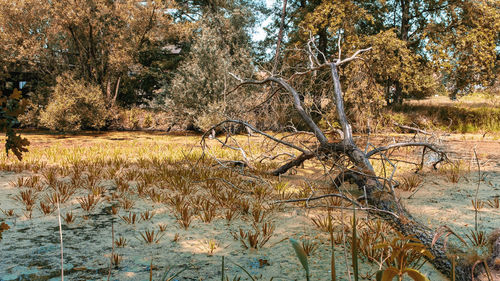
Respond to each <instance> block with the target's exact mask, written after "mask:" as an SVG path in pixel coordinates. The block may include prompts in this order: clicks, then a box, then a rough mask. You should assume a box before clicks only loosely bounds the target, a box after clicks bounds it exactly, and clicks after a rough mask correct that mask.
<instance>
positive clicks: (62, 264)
mask: <svg viewBox="0 0 500 281" xmlns="http://www.w3.org/2000/svg"><path fill="white" fill-rule="evenodd" d="M57 220H58V224H59V241H60V245H61V281H64V250H63V236H62V226H61V208H60V206H59V200H57Z"/></svg>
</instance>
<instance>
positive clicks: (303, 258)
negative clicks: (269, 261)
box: [290, 238, 309, 281]
mask: <svg viewBox="0 0 500 281" xmlns="http://www.w3.org/2000/svg"><path fill="white" fill-rule="evenodd" d="M290 243H292V247H293V249H294V250H295V254H296V255H297V258H299V261H300V263H301V264H302V267H303V268H304V270H305V271H306V280H307V281H309V264H308V262H307V254H306V252H305V251H304V248H302V246H301V245H300V243H299V241H297V240H295V239H293V238H290Z"/></svg>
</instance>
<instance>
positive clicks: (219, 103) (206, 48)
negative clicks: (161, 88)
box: [167, 11, 253, 129]
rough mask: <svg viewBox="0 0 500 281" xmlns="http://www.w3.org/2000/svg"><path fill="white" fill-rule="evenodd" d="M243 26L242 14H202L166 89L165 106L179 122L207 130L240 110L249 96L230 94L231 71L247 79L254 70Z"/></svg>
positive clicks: (233, 85) (238, 93)
mask: <svg viewBox="0 0 500 281" xmlns="http://www.w3.org/2000/svg"><path fill="white" fill-rule="evenodd" d="M246 23H247V18H246V17H245V11H239V12H235V13H233V14H231V15H230V16H225V15H224V13H222V12H217V13H207V14H205V15H204V17H203V19H202V20H201V22H200V23H199V29H198V31H197V34H196V38H195V40H194V42H193V44H192V46H191V47H190V53H189V55H188V56H187V58H186V59H185V60H184V61H183V62H182V63H181V65H180V66H179V68H178V70H177V71H176V73H175V75H174V77H173V79H172V81H171V85H170V87H169V88H168V98H167V104H168V105H171V107H170V108H171V109H173V110H176V113H177V116H178V118H179V119H180V120H183V121H186V122H187V123H188V124H190V125H194V126H195V127H196V128H198V129H206V128H208V127H209V126H211V125H213V124H214V123H216V122H218V121H220V120H222V119H225V118H226V117H228V116H232V115H234V114H235V113H236V112H238V111H240V110H241V109H242V108H243V104H245V99H246V98H247V97H248V95H245V92H244V91H238V92H237V93H234V92H233V93H229V91H230V90H231V89H232V88H234V87H235V85H236V84H237V83H238V81H237V80H236V79H234V78H233V77H231V75H230V72H232V73H234V74H235V75H238V76H241V77H249V76H251V73H252V71H253V66H252V58H251V55H250V50H249V36H248V34H247V33H246V31H245V30H244V28H243V27H244V26H245V24H246Z"/></svg>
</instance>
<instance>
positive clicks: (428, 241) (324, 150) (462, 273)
mask: <svg viewBox="0 0 500 281" xmlns="http://www.w3.org/2000/svg"><path fill="white" fill-rule="evenodd" d="M370 49H371V48H369V49H364V50H359V51H358V52H356V53H355V54H354V55H353V56H351V57H349V58H346V59H344V60H337V61H335V62H325V63H323V64H319V63H318V66H316V67H312V68H311V69H310V71H315V70H318V69H320V68H324V67H329V68H330V71H331V78H332V80H333V83H334V93H333V98H334V100H335V103H336V110H337V115H338V119H339V123H340V124H341V126H342V131H343V134H344V138H343V140H342V141H341V142H340V143H329V142H328V140H327V138H326V137H325V134H324V133H323V131H322V130H321V129H320V128H319V127H318V126H317V125H316V123H315V122H314V121H313V119H312V118H311V116H310V115H309V114H308V113H307V112H306V111H305V110H304V108H303V106H302V103H301V100H300V96H299V94H298V93H297V91H296V90H295V89H294V88H293V87H292V86H291V85H290V84H289V83H288V82H287V81H286V80H284V79H282V78H279V77H268V78H266V79H265V80H261V81H256V80H245V81H244V80H241V79H240V81H241V84H240V86H241V85H245V84H265V83H276V84H278V85H279V86H280V87H282V88H283V89H284V90H286V91H287V92H289V93H290V94H291V95H292V98H293V104H294V107H295V109H296V110H297V111H298V113H299V114H300V116H301V117H302V119H303V121H304V122H305V123H306V124H307V125H308V126H309V128H310V129H311V131H312V132H313V133H314V135H315V137H316V139H317V140H318V142H319V145H318V146H317V147H316V148H315V149H311V151H304V150H301V152H302V154H301V155H299V156H298V157H296V158H295V159H293V160H291V161H289V162H288V163H286V164H284V165H282V166H281V167H279V168H278V169H276V170H274V171H272V172H271V173H272V174H273V175H279V174H283V173H285V172H286V171H288V170H289V169H291V168H293V167H296V166H299V165H301V164H302V163H303V162H304V161H306V160H308V159H311V158H314V157H315V156H317V155H322V156H326V157H331V156H333V155H346V156H347V157H348V158H349V159H350V161H351V162H352V164H353V165H354V166H355V169H354V170H353V171H352V172H351V173H350V174H349V176H350V177H354V178H356V180H355V182H356V184H357V185H358V186H359V188H360V189H362V190H364V191H365V194H366V197H367V198H366V201H367V202H368V203H369V205H371V206H370V207H372V208H373V209H374V210H375V211H374V213H376V214H377V215H378V216H379V217H381V218H383V219H384V220H386V221H388V222H389V223H390V224H391V225H392V226H393V227H395V228H396V229H397V230H398V231H400V232H401V233H402V234H404V235H414V236H415V237H416V238H418V239H419V240H420V241H421V242H422V243H423V244H424V245H426V246H427V247H428V248H429V250H430V252H431V253H432V254H433V256H434V257H435V258H434V259H433V260H431V261H430V262H431V263H432V264H433V265H434V266H435V267H436V268H437V269H438V270H439V271H441V272H442V273H444V274H446V275H447V276H451V270H452V263H451V261H450V259H449V258H448V257H447V255H446V249H445V247H444V245H443V243H442V242H440V241H438V242H437V243H434V244H433V238H434V235H435V232H434V231H433V230H432V229H430V228H428V227H427V226H425V225H423V224H422V223H420V222H418V221H417V220H416V219H415V218H414V217H413V216H412V215H411V214H410V213H409V212H408V211H407V210H406V209H404V208H403V207H402V206H401V204H399V203H398V200H397V198H396V197H395V195H394V193H393V191H392V189H391V188H387V187H384V185H383V184H382V183H381V181H380V180H379V178H378V177H377V176H376V174H375V171H374V169H373V166H372V164H371V163H370V157H371V156H373V155H375V154H377V153H381V152H383V151H387V150H389V149H393V148H396V147H405V146H423V147H425V148H426V149H430V150H432V151H434V152H435V153H437V154H438V155H439V156H440V157H441V159H439V160H438V162H440V161H442V160H444V159H446V154H445V153H444V152H442V151H441V150H440V149H439V148H437V147H435V146H433V145H431V144H429V143H422V142H415V143H396V144H391V145H388V146H384V147H379V148H375V149H373V150H372V151H369V152H367V153H365V152H363V151H362V150H361V149H359V147H358V146H357V145H356V144H355V142H354V140H353V136H352V128H351V124H350V123H349V121H348V119H347V116H346V114H345V110H344V99H343V94H342V89H341V85H340V79H339V76H338V72H337V68H338V66H339V65H341V64H344V63H346V62H348V61H351V60H354V59H356V57H357V55H358V54H359V53H361V52H365V51H368V50H370ZM310 71H309V72H310ZM305 73H306V72H302V73H300V74H305ZM434 165H436V164H434ZM377 210H378V211H377ZM455 273H456V280H458V281H469V280H471V267H470V266H467V265H456V268H455Z"/></svg>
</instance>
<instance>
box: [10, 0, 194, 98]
mask: <svg viewBox="0 0 500 281" xmlns="http://www.w3.org/2000/svg"><path fill="white" fill-rule="evenodd" d="M171 9H175V3H174V2H173V0H172V1H153V0H147V1H135V0H126V1H108V0H90V1H76V2H75V1H66V0H54V1H40V0H26V1H8V0H0V46H1V47H0V57H2V60H3V61H4V63H6V64H10V65H9V67H8V68H12V67H20V68H22V69H24V70H25V71H26V70H30V71H34V72H37V73H40V74H47V73H49V74H50V77H52V80H53V79H54V77H57V76H59V75H60V74H61V73H64V72H67V71H71V72H73V73H75V74H76V75H77V76H78V77H79V78H82V79H84V80H85V81H87V82H89V83H93V84H96V85H98V86H99V87H100V89H101V92H102V94H103V95H104V96H105V97H106V100H107V103H108V106H113V105H114V104H115V102H116V100H117V99H118V97H117V96H118V95H119V93H120V86H123V85H124V84H126V83H127V81H126V80H128V79H129V76H130V74H133V75H136V77H137V76H140V75H143V74H144V73H147V72H148V71H150V70H151V68H154V67H155V65H154V64H148V63H145V62H144V60H143V59H141V56H144V54H145V53H147V52H148V51H151V49H155V48H162V47H164V46H165V45H166V44H167V43H169V44H175V43H176V42H179V41H182V40H183V39H184V38H186V35H187V34H188V33H189V32H188V31H189V30H190V26H191V25H190V24H189V23H185V22H178V21H175V20H174V18H173V16H172V15H171V13H170V12H169V11H170V10H171ZM160 71H161V70H160ZM133 75H132V76H133ZM150 77H152V76H149V78H150ZM52 82H54V81H52ZM155 82H156V83H157V84H159V83H160V81H155ZM145 88H146V89H145V90H148V91H149V90H150V89H151V87H150V86H149V85H148V86H145ZM153 88H154V87H153Z"/></svg>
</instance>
